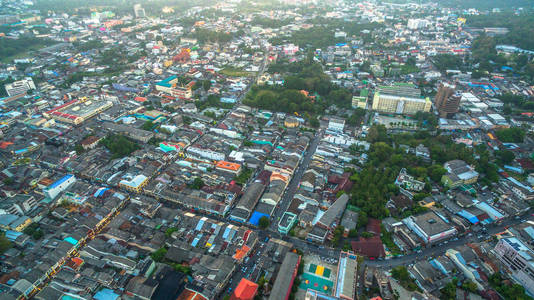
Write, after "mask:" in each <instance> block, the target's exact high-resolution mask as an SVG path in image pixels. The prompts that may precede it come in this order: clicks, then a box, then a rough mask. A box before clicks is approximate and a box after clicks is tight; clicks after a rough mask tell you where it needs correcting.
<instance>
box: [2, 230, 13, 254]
mask: <svg viewBox="0 0 534 300" xmlns="http://www.w3.org/2000/svg"><path fill="white" fill-rule="evenodd" d="M11 247H12V245H11V242H10V241H9V240H8V239H7V238H6V235H5V233H4V232H2V231H0V254H2V253H4V252H6V251H7V250H8V249H9V248H11Z"/></svg>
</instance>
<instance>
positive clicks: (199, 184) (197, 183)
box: [189, 177, 205, 190]
mask: <svg viewBox="0 0 534 300" xmlns="http://www.w3.org/2000/svg"><path fill="white" fill-rule="evenodd" d="M204 185H205V184H204V181H203V180H202V179H201V178H200V177H195V179H193V183H191V185H190V186H189V187H190V188H192V189H194V190H200V189H201V188H202V187H203V186H204Z"/></svg>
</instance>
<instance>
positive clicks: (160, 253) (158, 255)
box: [150, 248, 167, 262]
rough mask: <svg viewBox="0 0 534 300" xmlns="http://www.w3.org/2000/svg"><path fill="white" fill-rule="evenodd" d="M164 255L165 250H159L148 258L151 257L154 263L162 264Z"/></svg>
mask: <svg viewBox="0 0 534 300" xmlns="http://www.w3.org/2000/svg"><path fill="white" fill-rule="evenodd" d="M166 254H167V249H165V248H159V249H158V250H156V251H154V252H152V254H150V257H152V259H153V260H154V261H156V262H162V261H163V259H164V258H165V255H166Z"/></svg>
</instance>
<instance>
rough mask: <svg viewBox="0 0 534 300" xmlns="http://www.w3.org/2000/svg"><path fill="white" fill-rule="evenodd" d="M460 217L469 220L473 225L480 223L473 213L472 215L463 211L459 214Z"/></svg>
mask: <svg viewBox="0 0 534 300" xmlns="http://www.w3.org/2000/svg"><path fill="white" fill-rule="evenodd" d="M458 215H459V216H460V217H463V218H465V219H467V221H469V222H471V224H476V223H478V222H479V220H478V218H477V216H475V215H473V214H472V213H470V212H468V211H465V210H463V209H462V210H461V211H459V212H458Z"/></svg>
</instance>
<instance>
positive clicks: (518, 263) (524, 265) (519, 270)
mask: <svg viewBox="0 0 534 300" xmlns="http://www.w3.org/2000/svg"><path fill="white" fill-rule="evenodd" d="M493 252H494V253H495V255H496V256H497V257H498V258H499V260H500V261H501V262H502V263H503V264H504V265H505V266H506V267H507V268H508V270H509V271H510V272H511V274H512V278H513V279H514V280H515V281H516V282H517V283H518V284H520V285H522V286H523V287H525V290H526V292H527V293H528V294H529V295H530V296H534V252H533V251H532V250H531V249H530V248H528V247H527V246H526V245H525V244H523V242H521V241H520V240H518V239H517V238H515V237H509V238H502V239H500V240H499V242H498V243H497V245H496V246H495V249H493Z"/></svg>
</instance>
